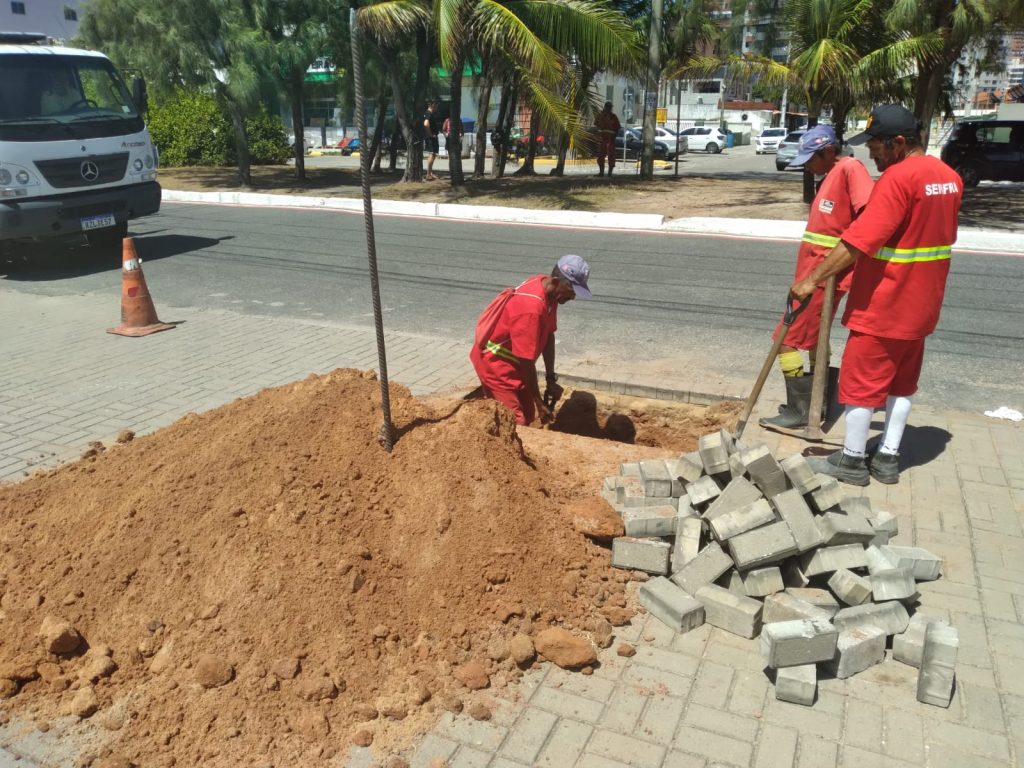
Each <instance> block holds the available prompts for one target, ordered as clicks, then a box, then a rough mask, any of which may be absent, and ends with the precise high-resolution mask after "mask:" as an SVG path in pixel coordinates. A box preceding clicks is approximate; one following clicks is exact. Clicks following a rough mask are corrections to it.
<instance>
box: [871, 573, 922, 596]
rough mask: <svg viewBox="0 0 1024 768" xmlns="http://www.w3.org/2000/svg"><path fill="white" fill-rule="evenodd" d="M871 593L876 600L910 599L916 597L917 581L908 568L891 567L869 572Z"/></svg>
mask: <svg viewBox="0 0 1024 768" xmlns="http://www.w3.org/2000/svg"><path fill="white" fill-rule="evenodd" d="M871 594H872V596H873V598H874V600H875V601H876V602H883V601H885V600H911V599H912V598H915V597H917V582H916V581H914V572H913V571H912V570H911V569H910V568H891V569H889V570H886V571H876V572H875V573H873V574H871Z"/></svg>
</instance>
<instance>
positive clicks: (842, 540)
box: [815, 512, 877, 547]
mask: <svg viewBox="0 0 1024 768" xmlns="http://www.w3.org/2000/svg"><path fill="white" fill-rule="evenodd" d="M815 522H816V523H817V524H818V530H820V531H821V537H822V539H824V541H825V546H829V547H834V546H836V545H838V544H856V543H860V544H867V543H868V542H870V541H871V540H872V539H873V538H875V536H876V535H877V534H876V532H875V529H874V528H873V527H872V526H871V523H869V522H868V519H867V518H866V517H864V516H863V515H862V514H860V513H859V512H848V513H845V514H844V513H841V512H825V513H824V514H822V515H819V516H818V517H816V518H815Z"/></svg>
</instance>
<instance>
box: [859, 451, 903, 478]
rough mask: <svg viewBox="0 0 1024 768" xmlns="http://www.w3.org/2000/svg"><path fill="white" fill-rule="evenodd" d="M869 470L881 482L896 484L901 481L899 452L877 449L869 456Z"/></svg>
mask: <svg viewBox="0 0 1024 768" xmlns="http://www.w3.org/2000/svg"><path fill="white" fill-rule="evenodd" d="M867 464H868V472H870V473H871V476H872V477H873V478H875V480H877V481H878V482H880V483H885V484H886V485H895V484H896V483H898V482H899V481H900V457H899V454H894V453H882V452H881V451H877V452H876V453H874V454H873V455H871V456H868V461H867Z"/></svg>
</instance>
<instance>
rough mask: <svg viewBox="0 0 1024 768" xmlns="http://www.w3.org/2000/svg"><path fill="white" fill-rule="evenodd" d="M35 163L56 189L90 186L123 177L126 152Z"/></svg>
mask: <svg viewBox="0 0 1024 768" xmlns="http://www.w3.org/2000/svg"><path fill="white" fill-rule="evenodd" d="M35 165H36V168H38V169H39V172H40V173H41V174H43V178H45V179H46V180H47V182H49V184H50V186H51V187H54V188H56V189H66V188H68V187H92V186H96V185H97V184H109V183H111V182H112V181H120V180H121V179H123V178H124V174H125V171H126V170H127V169H128V153H127V152H117V153H115V154H112V155H90V156H89V157H68V158H60V159H58V160H37V161H36V164H35Z"/></svg>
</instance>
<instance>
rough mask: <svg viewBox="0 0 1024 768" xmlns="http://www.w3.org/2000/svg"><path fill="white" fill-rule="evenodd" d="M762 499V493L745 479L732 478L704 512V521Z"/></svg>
mask: <svg viewBox="0 0 1024 768" xmlns="http://www.w3.org/2000/svg"><path fill="white" fill-rule="evenodd" d="M760 498H762V493H761V491H760V490H758V489H757V488H756V487H755V486H754V484H753V483H751V482H750V481H749V480H747V479H746V478H745V477H734V478H733V479H732V480H730V481H729V483H728V485H726V486H725V488H723V489H722V492H721V493H720V494H719V495H718V497H717V498H716V499H715V500H714V501H712V502H711V504H709V505H708V508H707V509H706V510H705V511H704V519H705V520H713V519H714V518H716V517H718V516H719V515H721V514H724V513H725V512H729V511H731V510H733V509H738V508H739V507H744V506H746V505H747V504H752V503H753V502H755V501H757V500H758V499H760Z"/></svg>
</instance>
